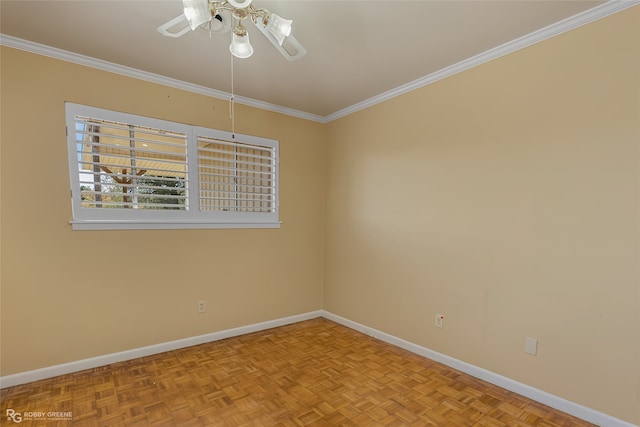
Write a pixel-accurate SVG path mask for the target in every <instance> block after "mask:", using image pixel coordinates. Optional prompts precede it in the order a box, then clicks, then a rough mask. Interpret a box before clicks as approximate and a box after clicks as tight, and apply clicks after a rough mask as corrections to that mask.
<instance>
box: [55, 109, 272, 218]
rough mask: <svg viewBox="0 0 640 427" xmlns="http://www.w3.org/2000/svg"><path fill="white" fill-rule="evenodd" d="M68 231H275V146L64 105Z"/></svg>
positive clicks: (267, 141)
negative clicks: (69, 203) (68, 180)
mask: <svg viewBox="0 0 640 427" xmlns="http://www.w3.org/2000/svg"><path fill="white" fill-rule="evenodd" d="M66 115H67V134H68V135H67V140H68V150H69V172H70V178H71V198H72V208H73V220H72V221H71V224H72V226H73V229H75V230H87V229H92V230H94V229H137V228H147V229H149V228H230V227H242V228H247V227H255V228H277V227H279V226H280V223H279V221H278V141H275V140H271V139H265V138H258V137H254V136H248V135H238V134H236V135H233V134H231V133H229V132H224V131H219V130H214V129H207V128H200V127H196V126H189V125H185V124H181V123H173V122H168V121H164V120H157V119H151V118H148V117H139V116H134V115H131V114H125V113H118V112H114V111H109V110H103V109H99V108H93V107H87V106H83V105H77V104H71V103H67V104H66Z"/></svg>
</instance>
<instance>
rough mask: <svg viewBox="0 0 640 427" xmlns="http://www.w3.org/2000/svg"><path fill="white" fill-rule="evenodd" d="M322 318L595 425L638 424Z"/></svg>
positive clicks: (383, 335)
mask: <svg viewBox="0 0 640 427" xmlns="http://www.w3.org/2000/svg"><path fill="white" fill-rule="evenodd" d="M322 317H324V318H326V319H329V320H332V321H334V322H336V323H339V324H341V325H344V326H346V327H348V328H351V329H354V330H356V331H358V332H361V333H363V334H365V335H369V336H371V337H373V338H376V339H379V340H380V341H384V342H386V343H389V344H392V345H395V346H396V347H400V348H403V349H405V350H408V351H410V352H412V353H415V354H418V355H420V356H423V357H426V358H427V359H431V360H434V361H436V362H439V363H442V364H443V365H446V366H449V367H451V368H454V369H457V370H458V371H461V372H464V373H465V374H469V375H471V376H473V377H476V378H479V379H481V380H483V381H486V382H488V383H491V384H494V385H497V386H499V387H502V388H504V389H507V390H509V391H512V392H514V393H517V394H519V395H521V396H524V397H527V398H529V399H532V400H535V401H536V402H540V403H542V404H544V405H547V406H550V407H552V408H554V409H557V410H559V411H562V412H564V413H567V414H570V415H573V416H574V417H577V418H580V419H582V420H585V421H588V422H590V423H593V424H596V425H598V426H602V427H638V426H636V425H635V424H631V423H629V422H627V421H624V420H621V419H618V418H615V417H612V416H611V415H607V414H605V413H602V412H599V411H596V410H594V409H591V408H588V407H586V406H582V405H579V404H577V403H574V402H571V401H569V400H566V399H563V398H561V397H558V396H555V395H553V394H551V393H547V392H546V391H542V390H539V389H537V388H534V387H531V386H528V385H526V384H523V383H520V382H518V381H514V380H512V379H510V378H507V377H504V376H502V375H499V374H496V373H494V372H491V371H487V370H486V369H482V368H479V367H477V366H474V365H471V364H469V363H466V362H463V361H461V360H458V359H455V358H453V357H450V356H447V355H445V354H442V353H438V352H437V351H433V350H430V349H428V348H426V347H422V346H419V345H417V344H414V343H412V342H409V341H405V340H403V339H401V338H398V337H395V336H393V335H390V334H387V333H385V332H381V331H378V330H377V329H374V328H370V327H368V326H365V325H362V324H360V323H357V322H353V321H351V320H349V319H345V318H344V317H341V316H338V315H336V314H333V313H330V312H328V311H324V310H323V312H322Z"/></svg>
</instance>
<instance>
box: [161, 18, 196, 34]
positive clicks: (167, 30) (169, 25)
mask: <svg viewBox="0 0 640 427" xmlns="http://www.w3.org/2000/svg"><path fill="white" fill-rule="evenodd" d="M179 24H183V25H184V27H183V28H179V29H176V30H175V31H173V30H174V27H176V26H177V25H179ZM190 30H191V27H190V26H189V22H188V21H187V17H186V16H184V13H183V14H181V15H180V16H176V17H175V18H173V19H172V20H171V21H169V22H166V23H164V24H162V25H160V26H159V27H158V32H159V33H160V34H162V35H163V36H167V37H174V38H175V37H180V36H181V35H183V34H185V33H187V32H189V31H190Z"/></svg>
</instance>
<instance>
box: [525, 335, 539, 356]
mask: <svg viewBox="0 0 640 427" xmlns="http://www.w3.org/2000/svg"><path fill="white" fill-rule="evenodd" d="M524 352H525V353H527V354H530V355H532V356H535V355H536V354H537V353H538V340H537V339H535V338H529V337H527V338H525V339H524Z"/></svg>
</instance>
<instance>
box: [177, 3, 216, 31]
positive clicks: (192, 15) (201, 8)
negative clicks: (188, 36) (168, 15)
mask: <svg viewBox="0 0 640 427" xmlns="http://www.w3.org/2000/svg"><path fill="white" fill-rule="evenodd" d="M182 7H183V11H184V16H185V17H186V18H187V21H188V22H189V26H190V27H191V29H192V30H195V29H196V28H198V27H199V26H200V25H202V24H204V23H205V22H209V21H211V9H210V8H209V2H208V0H182Z"/></svg>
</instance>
